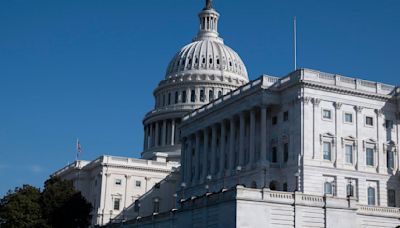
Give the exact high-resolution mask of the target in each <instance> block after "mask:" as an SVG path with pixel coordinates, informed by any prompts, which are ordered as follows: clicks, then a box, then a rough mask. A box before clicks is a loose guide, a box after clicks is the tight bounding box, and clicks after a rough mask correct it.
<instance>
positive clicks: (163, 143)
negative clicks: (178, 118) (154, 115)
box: [161, 120, 167, 146]
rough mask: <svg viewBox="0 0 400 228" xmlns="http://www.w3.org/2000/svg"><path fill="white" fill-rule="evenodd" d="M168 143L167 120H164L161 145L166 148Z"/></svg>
mask: <svg viewBox="0 0 400 228" xmlns="http://www.w3.org/2000/svg"><path fill="white" fill-rule="evenodd" d="M166 142H167V120H163V125H162V137H161V145H162V146H165V144H166Z"/></svg>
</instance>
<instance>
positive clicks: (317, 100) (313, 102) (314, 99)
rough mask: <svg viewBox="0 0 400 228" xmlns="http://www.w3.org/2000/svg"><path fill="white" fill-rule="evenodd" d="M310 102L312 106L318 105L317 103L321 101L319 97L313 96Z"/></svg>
mask: <svg viewBox="0 0 400 228" xmlns="http://www.w3.org/2000/svg"><path fill="white" fill-rule="evenodd" d="M311 102H312V104H313V105H314V106H319V103H321V99H319V98H316V97H314V98H312V100H311Z"/></svg>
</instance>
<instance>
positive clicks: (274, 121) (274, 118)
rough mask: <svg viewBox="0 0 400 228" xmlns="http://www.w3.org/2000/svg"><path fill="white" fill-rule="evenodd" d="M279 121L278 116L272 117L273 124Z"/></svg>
mask: <svg viewBox="0 0 400 228" xmlns="http://www.w3.org/2000/svg"><path fill="white" fill-rule="evenodd" d="M277 123H278V117H277V116H273V117H272V125H275V124H277Z"/></svg>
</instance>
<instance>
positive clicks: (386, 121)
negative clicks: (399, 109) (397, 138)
mask: <svg viewBox="0 0 400 228" xmlns="http://www.w3.org/2000/svg"><path fill="white" fill-rule="evenodd" d="M385 127H386V128H388V129H392V128H393V121H392V120H385Z"/></svg>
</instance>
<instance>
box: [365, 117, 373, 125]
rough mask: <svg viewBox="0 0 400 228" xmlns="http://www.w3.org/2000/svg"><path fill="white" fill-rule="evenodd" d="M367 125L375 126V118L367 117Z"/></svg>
mask: <svg viewBox="0 0 400 228" xmlns="http://www.w3.org/2000/svg"><path fill="white" fill-rule="evenodd" d="M365 125H367V126H374V118H372V117H370V116H366V117H365Z"/></svg>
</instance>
